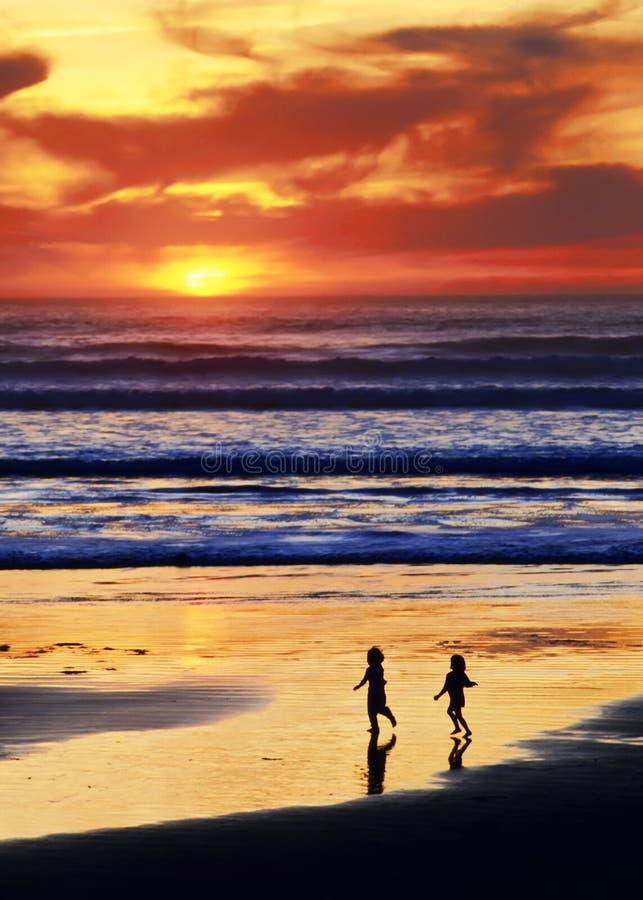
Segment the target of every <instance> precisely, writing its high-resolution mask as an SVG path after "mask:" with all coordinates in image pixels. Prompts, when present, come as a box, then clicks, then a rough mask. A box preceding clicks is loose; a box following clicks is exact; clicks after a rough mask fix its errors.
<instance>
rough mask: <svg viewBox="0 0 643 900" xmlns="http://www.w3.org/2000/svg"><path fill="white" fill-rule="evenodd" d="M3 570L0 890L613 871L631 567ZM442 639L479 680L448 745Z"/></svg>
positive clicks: (580, 877) (635, 726)
mask: <svg viewBox="0 0 643 900" xmlns="http://www.w3.org/2000/svg"><path fill="white" fill-rule="evenodd" d="M5 574H6V576H7V577H6V578H5V579H4V581H3V589H2V596H1V597H0V604H1V605H0V613H1V619H0V623H1V627H2V632H1V633H0V645H2V646H3V647H4V648H5V649H3V650H2V651H0V665H1V666H2V678H1V679H0V702H1V703H2V710H1V712H0V747H1V748H2V749H1V756H0V771H1V773H2V779H1V783H0V804H1V807H2V816H1V817H0V837H1V838H2V840H1V841H0V885H2V886H3V887H4V888H5V889H6V892H7V896H11V897H14V896H38V895H40V894H42V893H47V894H48V895H49V896H61V897H62V896H81V894H82V895H83V896H87V895H91V896H96V895H97V894H98V895H100V896H111V895H113V894H120V895H125V896H135V895H136V896H141V895H143V896H152V895H154V894H156V893H159V892H162V891H163V890H171V891H173V892H175V893H177V894H179V895H181V896H184V895H186V894H188V893H189V892H190V891H192V890H196V889H199V890H203V888H204V887H205V888H206V889H207V890H211V891H216V890H217V889H220V888H222V887H224V888H226V889H229V890H235V892H237V893H240V894H241V895H242V896H244V895H245V894H249V893H253V892H255V891H262V892H266V893H279V894H281V895H284V894H285V895H287V896H294V895H295V894H296V895H297V896H300V895H306V894H308V895H311V894H312V895H320V896H321V895H327V894H328V893H333V894H342V893H343V892H344V891H351V892H353V891H354V892H357V893H359V894H361V893H363V892H365V891H369V892H370V891H372V890H376V889H387V890H391V891H395V892H396V894H397V895H399V896H410V895H411V894H412V893H413V894H415V893H417V891H419V890H423V889H431V888H432V887H433V888H434V887H436V886H437V887H441V888H446V889H450V888H453V889H458V890H475V889H479V888H488V889H493V890H494V893H495V894H496V895H498V894H500V895H502V896H504V895H508V894H509V893H512V894H513V893H515V892H516V891H519V892H520V893H521V894H525V893H526V894H530V893H533V894H534V895H535V894H536V893H537V892H539V891H540V892H543V891H546V892H547V893H548V894H550V895H552V894H553V895H554V896H556V894H557V893H558V891H561V892H562V891H563V890H566V891H572V890H573V891H574V892H575V893H576V892H579V891H583V892H584V893H585V894H586V895H587V894H589V895H590V896H593V895H596V896H598V895H599V893H595V892H598V891H608V892H609V894H612V893H613V891H614V890H615V889H617V888H621V887H625V886H626V885H627V884H628V879H629V880H631V879H632V877H633V875H634V873H635V872H636V871H637V870H638V866H637V865H636V861H637V857H636V853H635V850H634V844H635V841H636V840H637V836H638V831H639V829H638V819H637V817H638V809H639V808H640V801H641V778H640V775H641V750H642V746H643V745H642V742H641V734H642V729H641V723H642V717H643V705H642V702H641V698H640V697H638V698H637V695H638V694H639V692H640V685H641V674H642V667H641V642H642V631H641V604H640V596H639V590H640V584H641V574H642V572H641V568H640V567H636V566H627V567H618V568H610V567H591V568H590V567H521V568H519V567H515V568H512V567H461V566H453V567H449V566H446V567H445V566H439V567H438V566H434V567H432V566H426V567H413V566H409V567H404V566H379V567H377V566H376V567H373V566H370V567H343V568H342V567H333V568H326V569H324V567H301V568H300V567H297V568H293V569H289V570H285V569H278V568H275V569H273V570H269V571H268V570H261V571H257V570H251V569H248V570H241V569H238V570H234V569H231V570H209V569H208V570H206V569H204V570H199V569H186V570H179V569H177V570H172V569H169V570H156V571H154V570H149V571H147V572H141V571H138V570H129V571H125V570H123V571H112V572H109V573H106V572H99V571H96V572H91V571H86V572H82V573H80V572H73V573H42V572H41V573H33V572H30V573H5ZM372 643H378V644H380V645H381V646H382V647H383V649H384V652H385V656H386V659H385V663H384V665H385V673H386V677H387V679H388V685H387V691H388V696H389V702H390V705H391V706H392V707H393V709H394V712H395V714H396V715H397V717H398V720H399V725H398V727H397V729H396V741H395V743H393V742H392V740H391V738H392V733H391V729H390V726H389V725H388V723H383V724H382V731H381V734H380V736H379V750H378V749H377V747H375V746H374V745H373V744H372V743H371V736H370V735H369V734H368V733H367V732H366V728H367V725H368V722H367V718H366V708H365V707H366V695H365V691H362V692H357V693H355V692H353V691H352V686H353V685H354V684H356V683H357V682H358V681H359V679H360V678H361V676H362V674H363V671H364V667H365V653H366V650H367V649H368V647H369V646H370V645H371V644H372ZM452 652H462V653H464V655H465V656H466V658H467V661H468V664H469V668H468V671H469V674H470V676H471V677H472V678H473V679H474V680H476V681H478V682H479V687H477V688H473V689H470V690H469V691H468V692H467V707H466V714H467V718H468V720H469V722H470V724H471V725H472V727H473V731H474V735H473V740H472V741H471V742H470V743H469V744H466V745H465V744H464V742H463V743H461V744H460V745H458V747H457V748H456V746H455V744H454V742H453V740H452V739H451V737H450V736H449V731H450V728H451V725H450V722H449V720H448V718H447V716H446V700H445V699H443V700H442V701H441V702H439V703H434V702H433V700H432V697H433V694H434V693H436V692H437V690H439V688H440V687H441V686H442V682H443V679H444V675H445V673H446V670H447V669H448V660H449V656H450V654H451V653H452ZM578 723H580V724H578ZM454 749H456V750H459V751H463V752H462V755H461V756H460V758H458V754H457V752H456V753H454V752H453V751H454ZM369 793H370V795H368V794H369Z"/></svg>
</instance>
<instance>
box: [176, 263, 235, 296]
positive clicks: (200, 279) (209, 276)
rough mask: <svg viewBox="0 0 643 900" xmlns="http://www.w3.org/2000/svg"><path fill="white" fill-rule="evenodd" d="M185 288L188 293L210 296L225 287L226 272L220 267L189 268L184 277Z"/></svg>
mask: <svg viewBox="0 0 643 900" xmlns="http://www.w3.org/2000/svg"><path fill="white" fill-rule="evenodd" d="M183 280H184V283H185V288H186V290H187V291H188V292H189V293H190V294H195V295H197V296H206V297H207V296H210V294H219V293H221V291H222V290H224V289H225V285H226V273H225V272H224V271H223V270H222V269H214V268H210V269H190V271H189V272H186V274H185V277H184V279H183Z"/></svg>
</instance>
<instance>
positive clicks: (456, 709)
mask: <svg viewBox="0 0 643 900" xmlns="http://www.w3.org/2000/svg"><path fill="white" fill-rule="evenodd" d="M466 667H467V664H466V663H465V661H464V656H460V654H459V653H455V654H454V655H453V656H452V657H451V671H450V672H448V673H447V677H446V678H445V679H444V687H443V688H442V690H441V691H440V693H439V694H436V695H435V697H434V698H433V699H434V700H439V699H440V697H441V696H442V694H448V695H449V705H448V707H447V714H448V716H449V718H450V719H451V721H452V722H453V724H454V726H455V727H454V729H453V731H452V732H451V734H458V733H459V732H460V731H461V730H462V729H461V728H460V725H464V733H465V736H466V737H468V736H469V735H470V734H471V733H472V732H471V729H470V728H469V726H468V725H467V723H466V721H465V719H464V716H463V715H462V707H463V706H464V689H465V688H466V687H475V686H476V685H477V684H478V682H477V681H469V678H468V676H467V675H466V674H465V669H466Z"/></svg>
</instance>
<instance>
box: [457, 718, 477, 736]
mask: <svg viewBox="0 0 643 900" xmlns="http://www.w3.org/2000/svg"><path fill="white" fill-rule="evenodd" d="M458 719H459V720H460V722H462V724H463V725H464V736H465V737H469V735H470V734H472V733H473V732H472V731H471V729H470V728H469V726H468V725H467V723H466V721H465V718H464V716H463V715H462V713H460V714H459V715H458Z"/></svg>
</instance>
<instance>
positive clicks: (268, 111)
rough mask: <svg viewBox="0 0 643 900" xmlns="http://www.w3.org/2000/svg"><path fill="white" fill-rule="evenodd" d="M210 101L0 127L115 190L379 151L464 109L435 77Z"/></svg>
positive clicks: (307, 76)
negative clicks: (85, 164)
mask: <svg viewBox="0 0 643 900" xmlns="http://www.w3.org/2000/svg"><path fill="white" fill-rule="evenodd" d="M204 96H205V95H204V92H201V97H202V99H203V97H204ZM212 99H213V100H216V101H217V102H218V103H219V104H222V105H223V110H224V111H223V112H216V113H214V112H213V113H206V114H204V115H202V116H199V117H197V116H195V117H187V118H167V119H161V120H153V119H146V118H142V117H129V118H120V119H110V120H107V119H98V118H92V117H89V116H82V115H76V114H53V113H51V114H42V115H38V116H35V117H33V118H17V117H10V116H8V115H5V116H3V117H1V118H0V125H2V126H3V127H5V128H6V129H8V130H9V131H11V132H12V133H13V134H14V135H16V136H18V137H29V138H32V139H34V140H36V141H37V142H38V143H39V144H40V146H41V147H43V148H44V149H45V150H47V151H48V152H50V153H52V154H54V155H56V156H59V157H62V158H65V159H71V160H84V161H85V160H87V161H91V162H94V163H98V164H99V165H100V166H102V167H103V168H104V169H106V170H108V171H109V172H111V173H113V175H114V176H115V179H116V182H117V184H118V185H120V186H125V185H133V184H163V185H167V184H171V183H174V182H176V181H182V180H187V181H190V180H195V179H199V178H208V177H215V176H217V175H219V174H221V173H224V172H228V171H231V170H234V169H243V168H244V167H247V166H257V165H264V164H267V165H280V164H284V163H293V162H298V161H300V160H304V159H308V158H311V157H323V156H329V155H332V154H336V153H349V154H353V153H361V152H365V151H378V150H381V149H382V148H383V147H385V146H386V145H387V144H388V143H389V142H390V141H391V139H392V138H394V137H395V136H396V135H398V134H400V133H403V132H405V131H406V130H408V129H410V128H412V127H413V126H415V125H417V124H418V123H420V122H422V121H424V120H426V119H437V120H439V119H441V118H445V117H448V116H449V115H451V114H452V113H453V110H454V109H456V108H458V107H459V106H460V107H462V105H463V104H465V103H466V97H465V95H464V94H463V93H462V92H459V91H458V90H457V89H455V88H454V87H453V86H452V85H450V84H449V83H444V82H443V81H442V80H441V79H439V78H434V77H433V76H425V75H421V76H415V75H414V76H410V77H407V78H405V79H404V80H402V81H400V82H397V83H393V84H389V85H384V86H377V87H368V86H367V87H360V86H357V87H355V86H351V85H350V84H349V83H347V78H346V77H341V75H340V74H338V73H327V72H323V73H318V72H313V73H303V74H301V75H299V76H298V77H297V78H296V79H294V80H291V81H289V82H287V83H283V84H271V83H269V82H265V81H262V82H257V83H254V84H251V85H249V86H248V87H246V88H243V89H236V90H227V91H222V92H221V91H219V92H215V91H213V92H212Z"/></svg>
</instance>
